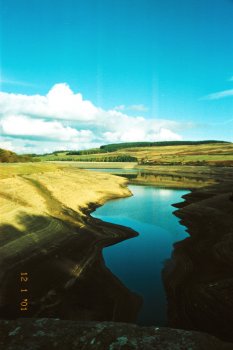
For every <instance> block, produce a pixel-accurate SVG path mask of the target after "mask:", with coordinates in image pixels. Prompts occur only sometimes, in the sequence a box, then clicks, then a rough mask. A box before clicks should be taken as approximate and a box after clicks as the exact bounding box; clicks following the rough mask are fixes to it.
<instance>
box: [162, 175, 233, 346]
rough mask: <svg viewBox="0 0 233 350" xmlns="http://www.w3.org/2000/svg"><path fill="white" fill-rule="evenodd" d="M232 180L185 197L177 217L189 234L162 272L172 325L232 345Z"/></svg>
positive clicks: (225, 180)
mask: <svg viewBox="0 0 233 350" xmlns="http://www.w3.org/2000/svg"><path fill="white" fill-rule="evenodd" d="M232 183H233V181H232V177H231V176H229V177H228V178H226V177H225V178H224V182H223V181H221V183H220V184H218V185H214V186H211V187H207V188H204V189H201V190H198V191H197V190H194V191H193V192H192V193H190V194H188V195H186V196H185V199H186V200H185V202H183V203H180V204H178V205H176V206H177V207H179V208H180V209H179V210H178V211H176V212H175V214H176V215H177V216H178V217H179V218H180V219H181V223H183V224H184V225H185V226H186V227H187V228H188V232H189V234H190V237H188V238H187V239H185V240H183V241H181V242H178V243H176V244H175V246H174V252H173V256H172V259H171V260H170V261H168V262H167V264H166V267H165V269H164V271H163V277H164V283H165V287H166V293H167V299H168V320H169V326H171V327H178V328H182V329H192V330H194V329H195V330H199V331H204V332H208V333H211V334H214V335H216V336H219V337H221V338H222V339H225V340H228V341H233V332H232V330H233V201H232Z"/></svg>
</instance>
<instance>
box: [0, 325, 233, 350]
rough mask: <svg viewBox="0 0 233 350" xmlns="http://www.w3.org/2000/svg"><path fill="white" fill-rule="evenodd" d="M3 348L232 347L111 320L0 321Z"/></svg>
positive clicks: (144, 349)
mask: <svg viewBox="0 0 233 350" xmlns="http://www.w3.org/2000/svg"><path fill="white" fill-rule="evenodd" d="M0 346H1V349H4V350H81V349H83V350H84V349H85V350H93V349H95V350H232V349H233V344H230V343H226V342H223V341H221V340H219V339H217V338H215V337H213V336H210V335H208V334H203V333H199V332H193V331H184V330H179V329H171V328H158V327H139V326H136V325H133V324H126V323H114V322H102V323H100V322H77V321H76V322H74V321H61V320H54V319H37V320H35V319H34V320H33V319H21V320H17V321H0Z"/></svg>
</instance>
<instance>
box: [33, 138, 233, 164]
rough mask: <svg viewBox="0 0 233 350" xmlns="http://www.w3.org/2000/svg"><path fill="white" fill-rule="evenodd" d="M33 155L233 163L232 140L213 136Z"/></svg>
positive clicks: (64, 158)
mask: <svg viewBox="0 0 233 350" xmlns="http://www.w3.org/2000/svg"><path fill="white" fill-rule="evenodd" d="M165 146H166V147H165ZM37 157H39V158H40V160H42V161H76V162H80V161H81V162H135V163H138V164H139V165H146V166H149V165H209V166H233V143H231V142H224V141H216V140H213V141H212V140H207V141H169V142H168V141H167V142H126V143H119V144H109V145H103V146H101V147H100V148H91V149H88V150H77V151H57V152H53V153H51V154H46V155H41V156H37Z"/></svg>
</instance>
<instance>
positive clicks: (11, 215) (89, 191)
mask: <svg viewBox="0 0 233 350" xmlns="http://www.w3.org/2000/svg"><path fill="white" fill-rule="evenodd" d="M3 168H4V171H3V172H2V174H3V176H2V178H1V179H0V186H1V191H0V196H1V197H0V198H1V201H0V204H1V227H0V229H1V234H0V263H1V275H0V282H1V289H0V316H1V317H5V318H15V317H23V316H26V317H29V316H36V317H37V316H48V317H51V316H54V317H61V318H71V319H72V318H74V319H109V320H112V319H118V320H125V321H129V320H131V321H132V320H133V319H134V318H135V317H136V311H137V309H138V307H139V304H140V298H139V297H137V296H136V295H134V294H132V293H131V292H130V291H128V290H127V289H126V288H125V287H124V286H123V285H122V284H121V283H120V282H119V281H118V280H117V279H116V278H115V277H114V276H112V274H111V273H110V272H109V271H108V270H107V269H106V268H105V267H104V264H103V262H102V254H101V251H102V248H103V247H104V246H106V245H109V244H113V243H115V242H118V241H120V240H122V239H126V238H129V237H133V236H135V235H136V233H135V232H134V231H133V230H130V229H126V228H123V227H121V226H116V225H111V224H107V223H104V222H102V221H100V220H97V219H93V218H91V217H90V216H89V215H86V212H88V211H89V210H90V209H91V208H94V207H95V206H98V205H101V204H103V203H104V202H105V201H106V200H108V199H112V198H118V197H124V196H129V195H131V193H130V191H129V190H128V189H127V187H126V183H127V180H126V179H123V178H120V177H116V176H113V175H110V174H97V173H91V172H88V171H85V170H81V169H80V170H79V169H73V168H70V167H69V166H64V165H63V166H61V167H59V166H56V165H52V164H50V165H49V167H47V166H46V165H45V167H44V168H43V164H38V165H37V164H32V165H30V164H27V165H26V167H25V168H24V165H23V164H21V165H20V164H17V165H15V164H13V165H8V166H7V167H6V166H4V167H3ZM25 271H26V272H27V273H28V274H29V275H30V282H29V284H30V285H29V287H28V292H27V294H26V297H27V299H28V309H27V310H26V312H24V313H22V312H21V310H20V302H21V300H22V298H23V297H24V295H22V293H21V292H20V290H21V285H20V282H19V279H20V277H19V276H20V272H25Z"/></svg>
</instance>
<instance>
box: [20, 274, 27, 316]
mask: <svg viewBox="0 0 233 350" xmlns="http://www.w3.org/2000/svg"><path fill="white" fill-rule="evenodd" d="M19 277H20V293H21V300H20V311H28V304H29V300H28V281H29V275H28V273H27V272H20V276H19Z"/></svg>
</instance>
